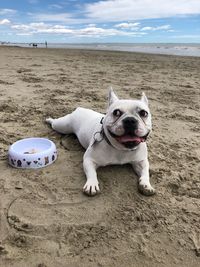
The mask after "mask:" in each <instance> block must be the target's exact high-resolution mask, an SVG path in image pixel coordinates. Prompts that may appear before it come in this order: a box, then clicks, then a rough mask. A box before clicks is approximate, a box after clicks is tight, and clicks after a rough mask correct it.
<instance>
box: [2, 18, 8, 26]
mask: <svg viewBox="0 0 200 267" xmlns="http://www.w3.org/2000/svg"><path fill="white" fill-rule="evenodd" d="M8 24H10V20H8V19H2V20H0V25H8Z"/></svg>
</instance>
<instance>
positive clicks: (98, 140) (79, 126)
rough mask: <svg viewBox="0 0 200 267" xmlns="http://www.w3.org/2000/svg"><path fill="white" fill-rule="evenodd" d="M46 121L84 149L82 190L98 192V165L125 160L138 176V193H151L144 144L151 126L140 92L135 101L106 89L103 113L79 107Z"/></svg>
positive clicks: (144, 96) (144, 97)
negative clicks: (71, 136)
mask: <svg viewBox="0 0 200 267" xmlns="http://www.w3.org/2000/svg"><path fill="white" fill-rule="evenodd" d="M46 122H47V123H49V124H51V126H52V128H53V129H54V130H55V131H57V132H59V133H62V134H70V133H74V134H75V135H76V136H77V137H78V140H79V142H80V143H81V145H82V146H83V147H84V148H85V149H86V152H85V154H84V157H83V167H84V172H85V174H86V178H87V182H86V184H85V185H84V187H83V191H84V193H86V194H88V195H95V194H97V193H98V192H100V189H99V182H98V179H97V172H96V170H97V168H98V167H100V166H106V165H112V164H127V163H130V164H131V165H132V166H133V169H134V171H135V173H136V174H137V175H138V178H139V179H138V189H139V192H141V193H143V194H144V195H153V194H154V193H155V189H154V188H153V187H152V186H151V184H150V180H149V161H148V154H147V145H146V140H147V137H148V136H149V134H150V132H151V128H152V125H151V113H150V110H149V106H148V99H147V97H146V95H145V94H144V93H143V94H142V97H141V99H139V100H124V99H119V98H118V97H117V95H116V94H115V93H114V91H113V90H112V88H110V90H109V97H108V108H107V113H106V115H104V114H101V113H98V112H95V111H93V110H91V109H85V108H80V107H79V108H77V109H76V110H75V111H73V112H72V113H71V114H68V115H66V116H64V117H61V118H58V119H52V118H48V119H46Z"/></svg>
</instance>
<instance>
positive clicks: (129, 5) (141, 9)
mask: <svg viewBox="0 0 200 267" xmlns="http://www.w3.org/2000/svg"><path fill="white" fill-rule="evenodd" d="M85 11H86V14H87V17H88V18H91V19H95V20H96V21H101V22H103V21H104V22H106V21H110V22H111V21H113V22H114V21H124V20H131V21H133V20H139V19H140V20H142V19H156V18H167V17H174V16H180V15H193V14H200V1H199V0H190V1H188V0H167V1H166V0H154V1H153V0H152V1H149V0H107V1H105V0H103V1H98V2H95V3H89V4H86V6H85Z"/></svg>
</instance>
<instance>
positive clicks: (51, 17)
mask: <svg viewBox="0 0 200 267" xmlns="http://www.w3.org/2000/svg"><path fill="white" fill-rule="evenodd" d="M29 15H30V16H32V17H33V18H34V19H35V20H38V21H62V22H68V21H70V19H71V18H72V15H71V14H69V13H55V14H45V13H39V14H34V13H29Z"/></svg>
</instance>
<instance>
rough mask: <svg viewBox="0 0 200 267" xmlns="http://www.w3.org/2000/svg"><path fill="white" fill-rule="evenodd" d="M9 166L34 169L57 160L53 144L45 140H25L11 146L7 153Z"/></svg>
mask: <svg viewBox="0 0 200 267" xmlns="http://www.w3.org/2000/svg"><path fill="white" fill-rule="evenodd" d="M8 158H9V164H10V165H11V166H13V167H15V168H26V169H36V168H42V167H46V166H48V165H50V164H51V163H53V162H54V161H55V160H56V159H57V150H56V146H55V144H54V143H53V142H52V141H50V140H49V139H46V138H26V139H22V140H19V141H17V142H15V143H14V144H12V145H11V146H10V148H9V151H8Z"/></svg>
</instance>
